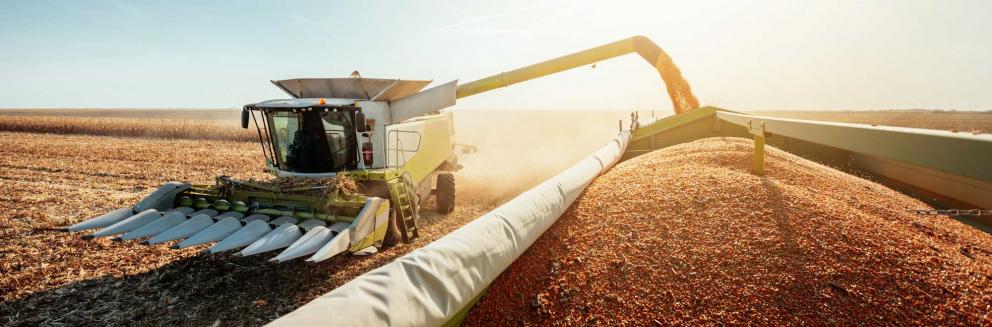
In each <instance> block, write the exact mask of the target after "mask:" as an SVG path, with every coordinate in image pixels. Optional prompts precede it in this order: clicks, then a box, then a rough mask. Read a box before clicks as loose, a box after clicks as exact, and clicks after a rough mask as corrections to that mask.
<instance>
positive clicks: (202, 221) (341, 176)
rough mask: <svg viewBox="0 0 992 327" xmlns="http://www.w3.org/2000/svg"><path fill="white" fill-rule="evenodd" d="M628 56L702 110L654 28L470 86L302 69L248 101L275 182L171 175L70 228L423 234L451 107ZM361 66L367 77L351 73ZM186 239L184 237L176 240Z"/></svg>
mask: <svg viewBox="0 0 992 327" xmlns="http://www.w3.org/2000/svg"><path fill="white" fill-rule="evenodd" d="M627 53H637V54H639V55H640V56H641V57H642V58H644V59H645V60H647V61H648V63H650V64H651V65H652V66H653V67H654V68H655V69H657V70H658V72H659V73H660V75H661V78H662V79H663V80H664V81H665V84H666V87H667V91H668V93H669V95H670V96H671V98H672V103H673V105H674V107H675V108H676V112H677V113H682V112H686V111H689V110H691V109H694V108H696V107H698V103H697V101H696V99H695V97H693V96H692V93H691V90H689V85H688V83H687V82H686V81H685V80H684V79H683V78H682V75H681V72H679V70H678V68H676V67H675V66H674V64H672V62H671V58H670V57H669V56H668V55H667V54H665V53H664V51H662V50H661V48H659V47H658V46H657V45H656V44H654V43H653V42H651V41H650V40H648V39H647V38H645V37H641V36H635V37H632V38H629V39H624V40H620V41H617V42H613V43H609V44H605V45H602V46H599V47H595V48H592V49H588V50H585V51H580V52H577V53H573V54H570V55H566V56H563V57H560V58H556V59H552V60H548V61H545V62H541V63H537V64H534V65H531V66H527V67H523V68H520V69H516V70H512V71H508V72H503V73H499V74H496V75H493V76H489V77H486V78H483V79H480V80H477V81H473V82H471V83H466V84H461V85H459V84H458V81H452V82H449V83H445V84H442V85H438V86H435V87H432V88H430V89H426V90H422V89H423V88H424V87H426V86H427V85H428V84H429V83H430V81H424V80H400V79H375V78H362V77H357V76H356V77H348V78H301V79H289V80H279V81H273V83H274V84H275V85H276V86H277V87H279V88H280V89H282V90H283V91H285V92H286V93H287V94H289V95H290V96H291V97H292V98H291V99H282V100H270V101H264V102H259V103H255V104H249V105H246V106H244V111H243V112H242V117H241V124H242V127H244V128H249V127H251V126H254V127H255V128H256V130H257V131H258V137H259V141H260V143H261V144H262V152H263V153H264V154H265V158H266V170H267V171H268V172H269V173H271V174H273V175H275V176H276V178H275V179H273V180H270V181H263V182H258V181H243V180H236V179H232V178H230V177H226V176H219V177H217V178H216V182H215V183H214V184H213V185H191V184H189V183H183V182H169V183H166V184H165V185H162V186H161V187H160V188H159V189H157V190H156V191H154V192H152V193H151V194H150V195H148V196H147V197H145V198H144V199H143V200H141V201H140V202H138V203H137V204H135V205H134V206H131V207H127V208H121V209H118V210H114V211H111V212H109V213H107V214H104V215H102V216H99V217H95V218H92V219H89V220H86V221H84V222H81V223H78V224H75V225H72V226H69V227H67V228H66V230H68V231H71V232H76V231H83V230H90V229H96V231H95V232H93V233H91V234H88V235H86V236H84V237H86V238H95V237H115V239H117V240H122V241H126V240H140V241H142V242H143V243H145V244H159V243H165V242H174V244H173V247H175V248H186V247H190V246H195V245H201V244H211V243H212V244H213V245H212V246H211V247H210V248H209V249H208V250H207V251H208V252H210V253H218V252H223V251H233V250H238V251H239V252H238V254H239V255H245V256H248V255H254V254H258V253H263V252H269V251H274V250H282V252H281V253H279V254H278V255H277V256H275V257H274V258H273V259H272V261H277V262H282V261H286V260H291V259H294V258H299V257H303V256H309V259H307V261H311V262H319V261H323V260H326V259H328V258H331V257H333V256H335V255H337V254H340V253H343V252H345V251H348V252H363V253H373V252H375V251H376V249H378V248H380V247H388V246H391V245H393V244H396V243H397V242H400V241H402V242H410V241H411V240H413V239H415V238H417V236H418V230H417V217H418V215H419V213H420V204H421V203H422V202H423V201H424V200H426V199H428V198H429V197H430V196H432V195H433V196H434V197H435V202H436V203H437V210H438V211H439V212H440V213H442V214H444V213H449V212H451V211H452V210H454V206H455V178H454V175H453V174H452V173H453V172H455V171H457V170H458V169H459V168H461V166H460V165H459V164H458V160H457V159H458V158H457V156H456V155H455V152H456V149H457V148H459V147H461V148H462V152H472V151H474V148H472V147H469V146H459V145H457V144H455V142H454V124H453V121H452V113H451V112H450V110H445V109H446V108H448V107H451V106H453V105H455V101H456V100H457V99H459V98H463V97H467V96H470V95H474V94H479V93H482V92H486V91H489V90H493V89H497V88H501V87H505V86H509V85H511V84H515V83H519V82H523V81H527V80H530V79H534V78H537V77H541V76H545V75H550V74H554V73H557V72H561V71H564V70H568V69H571V68H575V67H580V66H584V65H588V64H593V63H596V62H598V61H601V60H604V59H609V58H612V57H616V56H620V55H624V54H627ZM353 75H357V74H353ZM175 241H178V242H175Z"/></svg>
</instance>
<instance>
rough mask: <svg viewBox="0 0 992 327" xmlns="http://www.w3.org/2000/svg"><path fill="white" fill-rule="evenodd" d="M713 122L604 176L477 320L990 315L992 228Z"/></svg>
mask: <svg viewBox="0 0 992 327" xmlns="http://www.w3.org/2000/svg"><path fill="white" fill-rule="evenodd" d="M752 149H753V148H752V145H751V141H749V140H745V139H736V138H712V139H704V140H699V141H695V142H691V143H686V144H681V145H676V146H672V147H669V148H665V149H662V150H657V151H654V152H651V153H648V154H645V155H642V156H640V157H637V158H634V159H631V160H628V161H626V162H622V163H620V164H618V165H617V166H616V167H614V168H613V169H612V170H610V171H609V172H607V173H605V174H604V175H602V176H600V177H599V178H597V179H596V180H595V181H594V182H593V183H592V184H591V185H590V186H589V188H588V189H586V191H585V193H584V194H583V195H582V196H581V197H580V198H579V199H578V200H577V201H576V202H575V203H574V204H573V205H572V207H571V208H570V210H569V211H568V212H567V213H566V214H565V215H564V216H562V217H561V218H560V219H559V220H558V222H557V223H555V225H554V226H552V227H551V228H550V229H549V230H548V231H547V232H546V233H545V234H544V235H543V236H541V238H540V239H539V240H538V241H537V242H536V243H535V244H534V245H533V246H532V247H531V248H529V249H528V250H527V251H526V252H525V253H524V254H523V255H522V256H521V257H520V258H518V259H517V260H516V261H515V262H514V263H513V264H512V265H511V266H510V267H509V269H507V270H506V271H504V272H503V274H502V275H500V277H499V278H497V279H496V281H495V282H493V284H492V285H491V286H490V288H489V291H488V293H486V295H485V296H483V297H482V299H481V300H480V302H479V303H478V304H477V306H476V307H475V308H474V309H473V310H472V311H471V312H470V313H469V315H468V318H467V320H466V324H467V325H550V324H555V325H587V324H591V325H652V324H654V325H699V324H731V325H737V324H755V325H799V324H808V323H813V324H824V325H827V324H840V325H856V324H868V325H882V324H894V325H919V324H938V325H958V324H963V325H988V324H990V323H992V316H990V314H989V311H990V310H989V308H990V305H992V238H990V236H989V235H988V234H985V233H983V232H981V231H978V230H976V229H973V228H971V227H969V226H966V225H963V224H961V223H959V222H957V221H955V220H952V219H950V218H947V217H944V216H918V215H915V214H913V213H910V212H908V211H907V210H910V209H924V208H929V207H928V206H927V205H926V204H924V203H922V202H920V201H917V200H915V199H912V198H908V197H906V196H905V195H902V194H900V193H897V192H895V191H892V190H890V189H888V188H886V187H884V186H881V185H878V184H875V183H873V182H871V181H867V180H863V179H860V178H857V177H854V176H851V175H847V174H844V173H841V172H839V171H836V170H834V169H831V168H828V167H825V166H822V165H819V164H816V163H813V162H810V161H807V160H805V159H802V158H799V157H796V156H794V155H791V154H788V153H785V152H782V151H779V150H777V149H773V148H767V150H768V152H767V156H768V157H767V159H766V162H765V171H766V175H765V176H764V177H759V176H756V175H754V174H751V173H750V168H751V160H752V151H753V150H752Z"/></svg>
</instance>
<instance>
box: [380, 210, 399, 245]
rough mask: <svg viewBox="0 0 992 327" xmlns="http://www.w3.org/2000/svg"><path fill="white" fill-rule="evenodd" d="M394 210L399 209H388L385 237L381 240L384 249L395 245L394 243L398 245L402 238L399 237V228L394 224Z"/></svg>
mask: <svg viewBox="0 0 992 327" xmlns="http://www.w3.org/2000/svg"><path fill="white" fill-rule="evenodd" d="M396 210H399V209H398V208H391V209H389V222H388V223H386V226H387V227H386V236H384V237H383V238H382V247H384V248H388V247H391V246H393V245H396V243H399V242H400V240H401V239H402V237H403V236H402V235H400V226H399V225H397V224H396Z"/></svg>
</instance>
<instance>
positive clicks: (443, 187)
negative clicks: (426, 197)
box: [435, 173, 455, 214]
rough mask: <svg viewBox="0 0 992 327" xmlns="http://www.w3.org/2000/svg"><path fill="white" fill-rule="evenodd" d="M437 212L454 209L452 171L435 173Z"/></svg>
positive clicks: (443, 212)
mask: <svg viewBox="0 0 992 327" xmlns="http://www.w3.org/2000/svg"><path fill="white" fill-rule="evenodd" d="M435 196H436V197H437V198H436V199H435V200H437V201H436V202H437V212H438V213H441V214H447V213H451V212H452V211H454V210H455V175H454V174H452V173H440V174H438V175H437V191H436V193H435Z"/></svg>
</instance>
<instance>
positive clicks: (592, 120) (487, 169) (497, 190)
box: [454, 109, 630, 202]
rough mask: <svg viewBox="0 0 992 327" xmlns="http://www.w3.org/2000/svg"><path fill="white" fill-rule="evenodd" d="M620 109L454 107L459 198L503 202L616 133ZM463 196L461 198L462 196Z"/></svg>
mask: <svg viewBox="0 0 992 327" xmlns="http://www.w3.org/2000/svg"><path fill="white" fill-rule="evenodd" d="M629 115H630V114H629V113H628V112H625V111H550V110H549V111H516V110H457V109H455V110H454V119H455V141H456V142H457V143H458V144H466V145H472V146H475V147H476V148H477V150H478V151H477V152H476V153H472V154H463V153H460V152H457V151H458V149H456V154H457V155H458V156H459V158H458V159H459V163H460V164H462V165H463V166H464V168H463V169H462V170H461V171H460V172H459V173H458V179H459V180H458V183H459V184H458V187H459V192H458V193H459V197H462V198H463V200H470V201H473V202H474V201H498V202H502V201H505V200H507V199H509V198H511V197H513V196H515V195H516V194H518V193H519V192H521V191H524V190H527V189H528V188H531V187H533V186H535V185H537V184H539V183H541V182H543V181H544V180H546V179H548V178H550V177H552V176H554V175H556V174H558V173H559V172H561V171H562V170H564V169H565V168H568V167H569V166H571V165H572V164H574V163H576V162H578V161H579V160H581V159H582V158H583V157H585V156H587V155H589V154H590V153H592V152H593V151H596V150H597V149H599V148H600V147H602V146H603V145H604V144H606V142H608V141H609V140H610V139H612V138H613V137H614V136H616V135H617V133H618V131H619V129H618V128H619V127H618V124H617V122H618V120H620V119H623V121H624V126H628V125H629V123H630V116H629ZM466 197H467V198H468V199H465V198H466Z"/></svg>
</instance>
